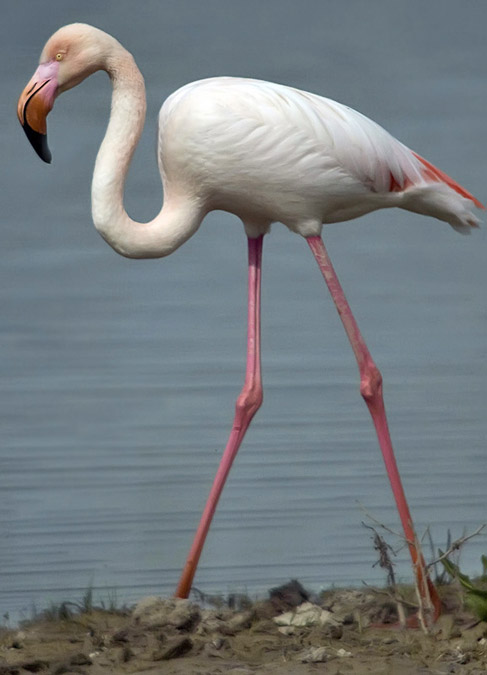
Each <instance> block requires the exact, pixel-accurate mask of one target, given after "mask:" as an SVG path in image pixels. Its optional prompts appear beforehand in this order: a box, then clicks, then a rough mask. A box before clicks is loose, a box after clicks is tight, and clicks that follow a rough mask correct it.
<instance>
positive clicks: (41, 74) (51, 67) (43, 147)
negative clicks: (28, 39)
mask: <svg viewBox="0 0 487 675" xmlns="http://www.w3.org/2000/svg"><path fill="white" fill-rule="evenodd" d="M58 69H59V64H58V63H57V62H56V61H49V62H47V63H41V65H40V66H39V67H38V68H37V70H36V72H35V73H34V75H33V76H32V78H31V80H30V81H29V83H28V85H27V86H26V87H25V89H24V91H23V92H22V94H21V95H20V98H19V102H18V104H17V116H18V118H19V122H20V124H21V125H22V128H23V129H24V131H25V134H26V136H27V138H28V139H29V141H30V143H31V145H32V147H33V148H34V150H35V151H36V152H37V154H38V155H39V157H40V158H41V159H42V160H43V161H44V162H47V163H50V162H51V153H50V151H49V147H48V145H47V125H46V117H47V115H48V114H49V112H50V110H51V109H52V106H53V105H54V99H55V98H56V94H57V88H58V82H57V72H58Z"/></svg>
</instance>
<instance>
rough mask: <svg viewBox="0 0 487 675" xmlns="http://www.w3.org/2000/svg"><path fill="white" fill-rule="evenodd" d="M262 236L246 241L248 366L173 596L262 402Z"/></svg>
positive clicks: (188, 577) (188, 580)
mask: <svg viewBox="0 0 487 675" xmlns="http://www.w3.org/2000/svg"><path fill="white" fill-rule="evenodd" d="M263 239H264V237H263V236H260V237H258V238H257V239H250V238H249V240H248V244H249V301H248V336H247V369H246V373H245V384H244V386H243V389H242V391H241V392H240V395H239V397H238V399H237V404H236V409H235V418H234V421H233V426H232V430H231V432H230V437H229V439H228V443H227V446H226V448H225V451H224V453H223V456H222V459H221V461H220V466H219V467H218V471H217V474H216V476H215V480H214V481H213V486H212V488H211V491H210V495H209V497H208V500H207V502H206V506H205V509H204V511H203V515H202V516H201V520H200V524H199V526H198V529H197V531H196V535H195V537H194V540H193V544H192V546H191V549H190V552H189V555H188V557H187V559H186V564H185V566H184V569H183V572H182V574H181V578H180V580H179V584H178V587H177V590H176V597H178V598H187V597H188V595H189V592H190V590H191V585H192V583H193V578H194V575H195V572H196V567H197V565H198V561H199V559H200V555H201V551H202V550H203V546H204V543H205V539H206V535H207V534H208V530H209V529H210V525H211V521H212V518H213V515H214V513H215V510H216V506H217V504H218V500H219V498H220V495H221V493H222V490H223V486H224V485H225V481H226V479H227V476H228V474H229V472H230V468H231V466H232V463H233V460H234V459H235V457H236V455H237V452H238V449H239V448H240V445H241V443H242V441H243V438H244V436H245V432H246V431H247V429H248V428H249V425H250V422H251V421H252V418H253V416H254V415H255V413H256V412H257V410H258V409H259V408H260V406H261V404H262V379H261V372H260V278H261V262H262V243H263Z"/></svg>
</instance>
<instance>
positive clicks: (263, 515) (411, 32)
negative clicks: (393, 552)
mask: <svg viewBox="0 0 487 675" xmlns="http://www.w3.org/2000/svg"><path fill="white" fill-rule="evenodd" d="M49 6H50V9H49V12H46V11H44V9H43V7H42V5H41V4H34V3H30V2H27V1H26V0H18V1H17V2H16V3H10V5H9V6H8V8H5V16H4V25H5V26H6V27H7V35H6V36H5V38H4V39H3V40H2V45H1V49H2V50H3V51H4V62H5V63H10V64H11V65H10V66H9V68H8V69H7V70H6V71H5V70H4V72H3V74H2V76H1V77H2V84H3V88H2V91H3V96H2V100H1V102H0V111H1V113H2V121H3V125H2V130H1V131H0V133H1V134H2V147H3V149H4V151H3V153H2V154H3V157H4V161H3V162H2V164H3V169H2V181H3V194H2V210H1V212H2V263H1V266H0V275H1V279H0V280H1V285H0V294H1V301H2V320H1V345H2V349H1V355H0V372H1V384H0V420H1V434H0V438H1V440H0V444H1V445H0V469H1V471H0V537H1V542H2V544H1V548H0V614H3V613H4V612H9V613H10V616H11V617H14V618H19V617H22V616H28V615H29V613H30V611H31V607H32V605H35V606H36V607H37V608H42V607H45V606H46V605H48V604H49V603H50V602H60V601H63V600H79V599H80V597H81V596H82V594H83V592H84V591H85V590H86V589H87V588H88V587H89V586H92V587H93V588H94V591H95V598H96V599H97V600H104V601H105V602H106V601H108V600H109V599H110V598H114V597H116V599H117V601H118V602H120V603H123V602H133V601H136V600H137V599H139V598H140V597H141V596H143V595H147V594H154V593H164V594H168V593H171V592H172V591H173V590H174V587H175V584H176V582H177V580H178V577H179V572H180V569H181V566H182V564H183V562H184V559H185V556H186V553H187V550H188V548H189V545H190V543H191V540H192V535H193V532H194V529H195V527H196V525H197V522H198V519H199V515H200V512H201V509H202V507H203V504H204V502H205V499H206V496H207V493H208V491H209V488H210V485H211V481H212V478H213V475H214V473H215V470H216V467H217V464H218V461H219V458H220V455H221V452H222V449H223V447H224V445H225V442H226V438H227V434H228V431H229V427H230V424H231V419H232V415H233V408H234V401H235V399H236V396H237V395H238V392H239V390H240V387H241V384H242V381H243V374H244V368H245V344H246V314H245V306H246V241H245V237H244V233H243V229H242V227H241V226H240V224H239V222H238V221H237V220H236V219H235V218H234V217H233V216H229V215H227V214H224V213H214V214H211V215H210V216H209V217H208V218H207V220H206V221H205V223H204V225H203V226H202V228H201V229H200V231H199V232H198V233H197V234H196V235H195V237H193V239H192V240H190V241H189V242H188V243H187V244H186V245H185V246H184V247H183V248H182V249H181V250H179V251H178V252H177V253H175V254H174V255H173V256H171V257H170V258H168V259H165V260H162V261H142V262H141V261H138V262H137V261H128V260H125V259H122V258H120V257H118V256H117V255H116V254H114V252H113V251H111V249H109V247H107V246H106V244H105V243H104V242H103V241H102V240H101V239H100V237H99V236H98V234H97V233H96V231H95V230H94V228H93V227H92V225H91V219H90V204H89V191H90V179H91V172H92V168H93V163H94V158H95V154H96V150H97V147H98V144H99V142H100V140H101V138H102V136H103V133H104V129H105V125H106V120H107V116H108V111H109V101H110V87H109V82H108V80H107V78H106V76H104V75H103V74H97V75H96V76H94V77H92V78H91V79H90V80H89V81H87V82H85V83H84V84H83V86H82V87H79V88H78V89H76V90H73V91H72V92H68V93H67V94H65V95H64V96H62V97H61V98H60V99H59V100H58V101H57V103H56V106H55V109H54V111H53V112H52V113H51V116H50V118H49V134H50V145H51V149H52V151H53V155H54V160H53V164H52V166H51V167H47V166H46V165H43V164H42V163H41V162H40V161H39V160H38V159H37V158H36V157H35V156H34V153H33V151H32V150H31V148H30V147H29V145H28V143H27V141H26V139H25V138H24V136H23V133H22V131H21V129H20V127H19V126H18V123H17V121H16V119H15V105H16V101H17V98H18V95H19V93H20V91H21V90H22V88H23V87H24V85H25V83H26V82H27V80H28V79H29V77H30V76H31V74H32V72H33V71H34V69H35V67H36V64H37V60H38V57H39V54H40V51H41V49H42V47H43V44H44V42H45V40H46V39H47V38H48V37H49V35H50V34H51V33H52V32H53V31H54V30H55V29H56V28H58V27H59V26H61V25H63V24H65V23H69V22H72V21H75V20H82V21H86V22H88V23H93V24H94V25H97V26H99V27H100V28H103V29H105V30H108V31H109V32H111V33H113V34H114V35H115V36H116V37H118V38H119V39H120V40H121V41H122V43H123V44H125V45H126V46H127V47H128V48H129V49H130V50H131V51H132V52H133V53H134V55H135V57H136V60H137V62H138V64H139V66H140V68H141V70H142V71H143V73H144V75H145V77H146V82H147V89H148V92H147V93H148V122H147V129H146V131H145V133H144V136H143V138H142V141H141V144H140V148H139V150H138V152H137V153H136V157H135V159H134V165H133V167H132V170H131V173H130V176H129V180H128V184H127V190H126V205H127V208H128V210H129V212H130V213H131V214H132V215H133V216H134V217H135V218H137V219H139V220H144V219H148V218H151V217H152V216H153V215H154V214H155V213H156V212H157V211H158V209H159V207H160V182H159V177H158V172H157V168H156V162H155V158H154V149H153V146H154V138H155V133H154V127H155V119H156V115H157V111H158V109H159V106H160V104H161V103H162V101H163V100H164V98H165V97H166V96H167V95H168V94H169V93H170V92H171V91H173V90H174V89H176V88H177V87H178V86H181V85H182V84H184V83H186V82H188V81H190V80H193V79H198V78H201V77H205V76H211V75H219V74H221V75H223V74H233V75H248V76H253V77H259V78H263V79H270V80H277V81H280V82H285V83H288V84H291V85H294V86H298V87H301V88H304V89H309V90H312V91H315V92H317V93H320V94H323V95H327V96H330V97H332V98H336V99H338V100H341V101H343V102H345V103H348V104H349V105H351V106H353V107H355V108H358V109H359V110H361V111H362V112H364V113H365V114H367V115H369V116H371V117H373V118H374V119H376V120H377V121H378V122H379V123H381V124H382V125H383V126H385V127H386V128H387V129H389V130H390V131H391V132H392V133H393V134H394V135H396V136H398V137H399V138H400V139H401V140H403V141H404V142H405V143H407V144H408V145H410V146H411V147H413V148H414V149H416V150H417V151H419V152H420V153H421V154H423V155H424V156H426V157H428V158H429V159H430V160H431V161H433V162H434V163H436V164H437V165H439V166H440V167H442V168H443V169H444V170H445V171H447V172H449V173H450V174H451V175H453V176H454V177H455V178H456V179H458V180H459V181H460V182H461V183H462V184H464V185H465V186H466V187H467V188H468V189H470V190H471V191H472V192H473V193H474V194H475V195H476V196H477V197H478V198H479V199H480V200H483V201H484V202H485V201H487V189H486V176H487V159H486V148H487V132H486V126H485V109H486V104H487V81H486V78H485V65H484V64H485V31H484V28H485V22H486V19H487V6H486V5H485V4H484V3H481V2H471V3H469V9H468V10H467V11H465V8H464V7H463V6H462V5H460V4H459V3H456V2H445V1H444V0H442V1H441V2H439V1H438V2H435V1H431V2H430V3H428V4H427V5H426V6H425V4H424V3H422V2H419V0H415V1H413V2H410V3H407V6H403V7H400V6H399V5H397V6H396V7H389V8H386V5H385V3H382V2H369V3H361V2H358V0H357V1H350V2H348V3H337V2H324V3H323V2H309V3H306V4H305V5H303V4H302V3H300V2H283V1H282V0H279V1H278V0H268V1H267V2H266V3H259V2H256V1H255V2H254V1H248V0H246V1H245V2H243V1H234V2H229V3H223V2H217V1H207V2H199V3H197V2H186V1H181V0H179V1H178V2H162V3H161V2H156V1H155V0H151V1H149V2H145V3H143V5H137V6H136V4H135V3H131V2H127V1H125V0H122V1H120V0H118V1H117V2H115V0H113V1H112V2H105V3H103V4H102V5H100V6H99V7H95V6H94V5H93V6H91V8H88V9H79V10H77V11H75V10H74V9H73V8H72V5H70V4H69V3H64V2H60V1H58V0H52V1H51V2H50V4H49ZM141 8H143V9H141ZM440 9H441V11H440ZM12 52H14V53H15V59H12ZM483 218H484V220H485V216H484V217H483ZM324 237H325V241H326V242H327V244H328V247H329V251H330V254H331V256H332V259H333V260H334V263H335V266H336V269H337V272H338V273H339V275H340V277H341V279H342V283H343V286H344V288H345V291H346V292H347V294H348V297H349V300H350V303H351V305H352V307H353V308H354V310H355V311H356V315H357V318H358V321H359V323H360V325H361V328H362V330H363V333H364V335H365V337H366V339H367V341H368V343H369V346H370V349H371V352H372V354H373V355H374V358H375V359H376V361H377V363H378V365H379V366H380V368H381V370H382V372H383V375H384V381H385V395H386V406H387V408H388V413H389V419H390V426H391V432H392V436H393V441H394V444H395V448H396V453H397V458H398V463H399V466H400V469H401V472H402V476H403V480H404V484H405V488H406V492H407V495H408V499H409V500H410V506H411V510H412V513H413V515H414V518H415V521H416V526H417V529H418V531H419V532H420V533H422V532H423V531H424V529H425V528H426V527H427V526H428V525H429V526H430V527H431V530H432V534H433V538H434V541H435V544H436V546H442V547H444V546H445V542H446V538H447V532H448V530H451V533H452V536H453V537H458V536H461V535H462V534H463V532H464V530H465V529H467V530H469V531H471V530H473V529H475V528H476V527H477V526H478V525H480V524H481V523H482V522H484V521H485V520H487V518H486V506H485V504H486V499H485V493H486V488H485V486H486V479H487V462H486V436H487V433H486V432H487V415H486V405H485V404H486V400H487V384H486V383H487V367H486V356H487V348H486V347H487V341H486V334H487V311H486V302H485V288H486V283H487V265H486V260H487V250H486V244H487V240H486V234H485V228H484V229H483V230H480V231H478V232H475V233H474V234H473V235H472V236H471V237H469V238H467V237H460V236H459V235H457V234H456V233H455V232H453V230H451V228H449V227H448V226H447V225H445V224H442V223H438V222H435V221H433V220H431V219H426V218H421V217H420V216H416V215H414V214H409V213H406V212H399V211H397V212H396V211H387V212H379V213H376V214H371V215H369V216H367V217H365V218H362V219H360V220H358V221H354V222H351V223H345V224H340V225H332V226H328V227H327V228H326V229H325V231H324ZM263 376H264V388H265V389H264V397H265V400H264V405H263V407H262V409H261V411H260V412H259V414H258V415H257V417H256V418H255V420H254V422H253V424H252V427H251V429H250V431H249V433H248V436H247V438H246V440H245V443H244V446H243V447H242V449H241V452H240V455H239V457H238V459H237V462H236V464H235V466H234V468H233V471H232V473H231V476H230V480H229V482H228V485H227V487H226V489H225V491H224V494H223V496H222V499H221V502H220V505H219V508H218V511H217V514H216V518H215V521H214V524H213V526H212V530H211V532H210V536H209V538H208V542H207V546H206V548H205V551H204V554H203V556H202V559H201V563H200V567H199V569H198V574H197V577H196V580H195V585H196V586H197V587H198V588H200V589H201V590H203V591H205V592H228V591H247V592H249V593H251V594H253V595H258V594H263V593H264V592H265V591H266V589H267V588H269V586H272V585H276V584H279V583H282V582H285V581H287V580H288V579H289V578H292V577H297V578H299V579H300V580H301V581H302V582H303V583H304V584H305V585H307V586H309V587H311V588H313V589H315V590H318V589H320V588H321V587H326V586H329V585H331V584H335V585H340V584H350V583H353V584H360V583H361V581H362V580H364V581H367V582H381V581H382V580H383V574H382V573H381V571H380V570H379V569H377V567H375V568H374V567H373V564H374V563H375V561H376V554H375V552H374V550H373V546H372V542H371V536H370V532H369V531H367V530H366V529H364V528H363V526H362V525H361V522H362V521H363V520H365V519H366V516H365V514H364V513H363V511H362V510H361V505H363V506H364V507H365V508H366V509H367V510H368V511H369V512H370V513H372V514H373V515H374V516H375V517H376V518H378V519H379V520H381V521H382V522H384V523H386V524H387V525H389V526H390V527H392V528H396V529H399V525H398V517H397V514H396V512H395V508H394V505H393V500H392V494H391V491H390V488H389V485H388V482H387V478H386V475H385V470H384V467H383V463H382V459H381V455H380V452H379V449H378V446H377V442H376V438H375V434H374V431H373V427H372V424H371V421H370V419H369V416H368V412H367V410H366V407H365V406H364V404H363V402H362V400H361V398H360V396H359V394H358V376H357V372H356V365H355V362H354V359H353V355H352V353H351V350H350V347H349V345H348V342H347V341H346V338H345V335H344V333H343V329H342V326H341V324H340V322H339V320H338V317H337V315H336V312H335V309H334V307H333V305H332V303H331V300H330V299H329V297H328V294H327V290H326V288H325V286H324V284H323V282H322V279H321V277H320V275H319V271H318V269H317V267H316V264H315V263H314V260H313V259H312V256H311V254H310V252H309V250H308V247H307V246H306V244H305V242H304V241H303V240H301V239H299V238H298V237H296V236H295V235H292V234H290V233H289V232H287V231H286V230H285V228H283V227H282V226H280V225H275V226H274V228H273V233H272V235H271V236H270V237H268V238H267V241H266V242H265V246H264V272H263ZM390 543H392V544H396V543H397V542H394V541H393V539H391V541H390ZM427 552H428V553H429V551H427ZM485 552H486V539H485V537H479V538H477V539H474V540H473V541H471V542H470V543H469V544H468V546H466V548H465V549H464V551H463V553H462V558H461V561H462V566H463V567H464V569H465V571H466V572H469V573H474V572H478V571H480V560H479V558H480V554H481V553H485ZM397 574H398V576H399V577H400V578H403V579H410V578H411V572H410V569H409V566H408V560H407V554H406V552H405V551H401V552H399V553H398V556H397Z"/></svg>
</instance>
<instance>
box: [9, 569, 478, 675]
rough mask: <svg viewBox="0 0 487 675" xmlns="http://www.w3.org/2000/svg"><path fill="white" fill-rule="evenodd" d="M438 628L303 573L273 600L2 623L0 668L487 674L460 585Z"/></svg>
mask: <svg viewBox="0 0 487 675" xmlns="http://www.w3.org/2000/svg"><path fill="white" fill-rule="evenodd" d="M441 591H442V592H441V595H442V600H443V603H444V613H443V615H442V616H441V617H440V619H439V620H438V622H437V623H436V624H435V625H434V627H433V628H431V630H430V631H429V633H428V634H425V632H424V631H423V630H421V629H410V628H408V629H402V628H400V627H399V626H398V625H397V613H396V605H395V603H394V602H393V601H392V600H391V599H390V598H389V597H388V596H387V594H386V593H385V592H381V591H375V590H373V589H369V588H365V589H364V588H361V589H342V590H330V591H327V592H324V593H322V594H321V595H320V596H318V597H315V596H312V595H311V594H309V593H307V592H306V590H305V589H304V588H302V586H301V585H300V584H299V583H297V582H291V583H290V584H288V585H286V586H284V587H280V588H279V589H274V590H273V591H271V592H270V594H269V599H268V600H263V601H258V602H250V601H249V599H248V598H245V597H242V596H234V597H230V598H227V599H226V600H225V601H223V600H218V599H212V600H211V602H209V601H208V599H204V598H201V599H200V600H201V601H200V602H198V603H197V602H194V601H192V600H189V601H185V600H175V599H161V598H145V599H143V600H141V601H140V602H139V603H138V604H137V606H136V607H134V608H131V609H124V610H120V611H115V612H112V611H104V610H100V609H92V610H91V611H85V612H81V613H78V612H76V613H71V612H70V611H69V608H68V607H60V608H58V611H57V612H56V613H57V616H54V617H53V612H52V611H51V613H50V616H46V615H44V616H39V617H38V618H36V619H35V620H34V621H32V622H29V623H24V624H22V625H21V626H20V627H19V628H16V629H14V630H9V629H7V628H4V629H2V631H1V634H0V675H25V674H26V673H46V674H48V675H62V674H64V673H66V674H67V675H70V674H75V673H76V674H77V675H104V674H107V673H120V674H121V675H123V674H125V673H130V674H132V675H141V674H142V673H144V674H147V673H150V674H154V675H158V674H159V673H160V674H165V675H166V674H167V675H219V674H224V673H225V674H227V673H228V674H229V675H253V674H254V673H263V674H268V675H274V674H280V673H283V674H284V673H289V674H292V675H305V674H308V673H309V674H311V673H326V674H329V675H364V674H365V673H368V674H372V675H389V674H391V675H426V674H432V675H433V674H441V675H443V674H447V673H454V674H457V675H485V674H486V673H487V623H485V622H479V621H477V620H476V619H475V617H474V616H473V615H472V614H470V613H468V612H467V611H465V610H464V609H463V602H462V594H461V591H460V590H459V589H457V588H456V587H454V586H446V587H444V588H442V589H441Z"/></svg>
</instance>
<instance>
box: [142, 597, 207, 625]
mask: <svg viewBox="0 0 487 675" xmlns="http://www.w3.org/2000/svg"><path fill="white" fill-rule="evenodd" d="M133 617H134V619H135V621H136V622H137V623H141V624H143V625H144V626H147V627H148V628H161V627H163V626H172V627H173V628H177V629H178V630H187V631H190V630H192V629H193V628H194V627H195V626H196V624H197V623H198V622H199V621H200V619H201V611H200V609H199V607H198V606H197V605H194V604H192V603H191V602H190V601H189V600H183V599H181V598H171V599H168V600H163V599H162V598H154V597H150V598H144V599H143V600H141V601H140V602H139V603H138V605H137V606H136V608H135V609H134V611H133Z"/></svg>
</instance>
